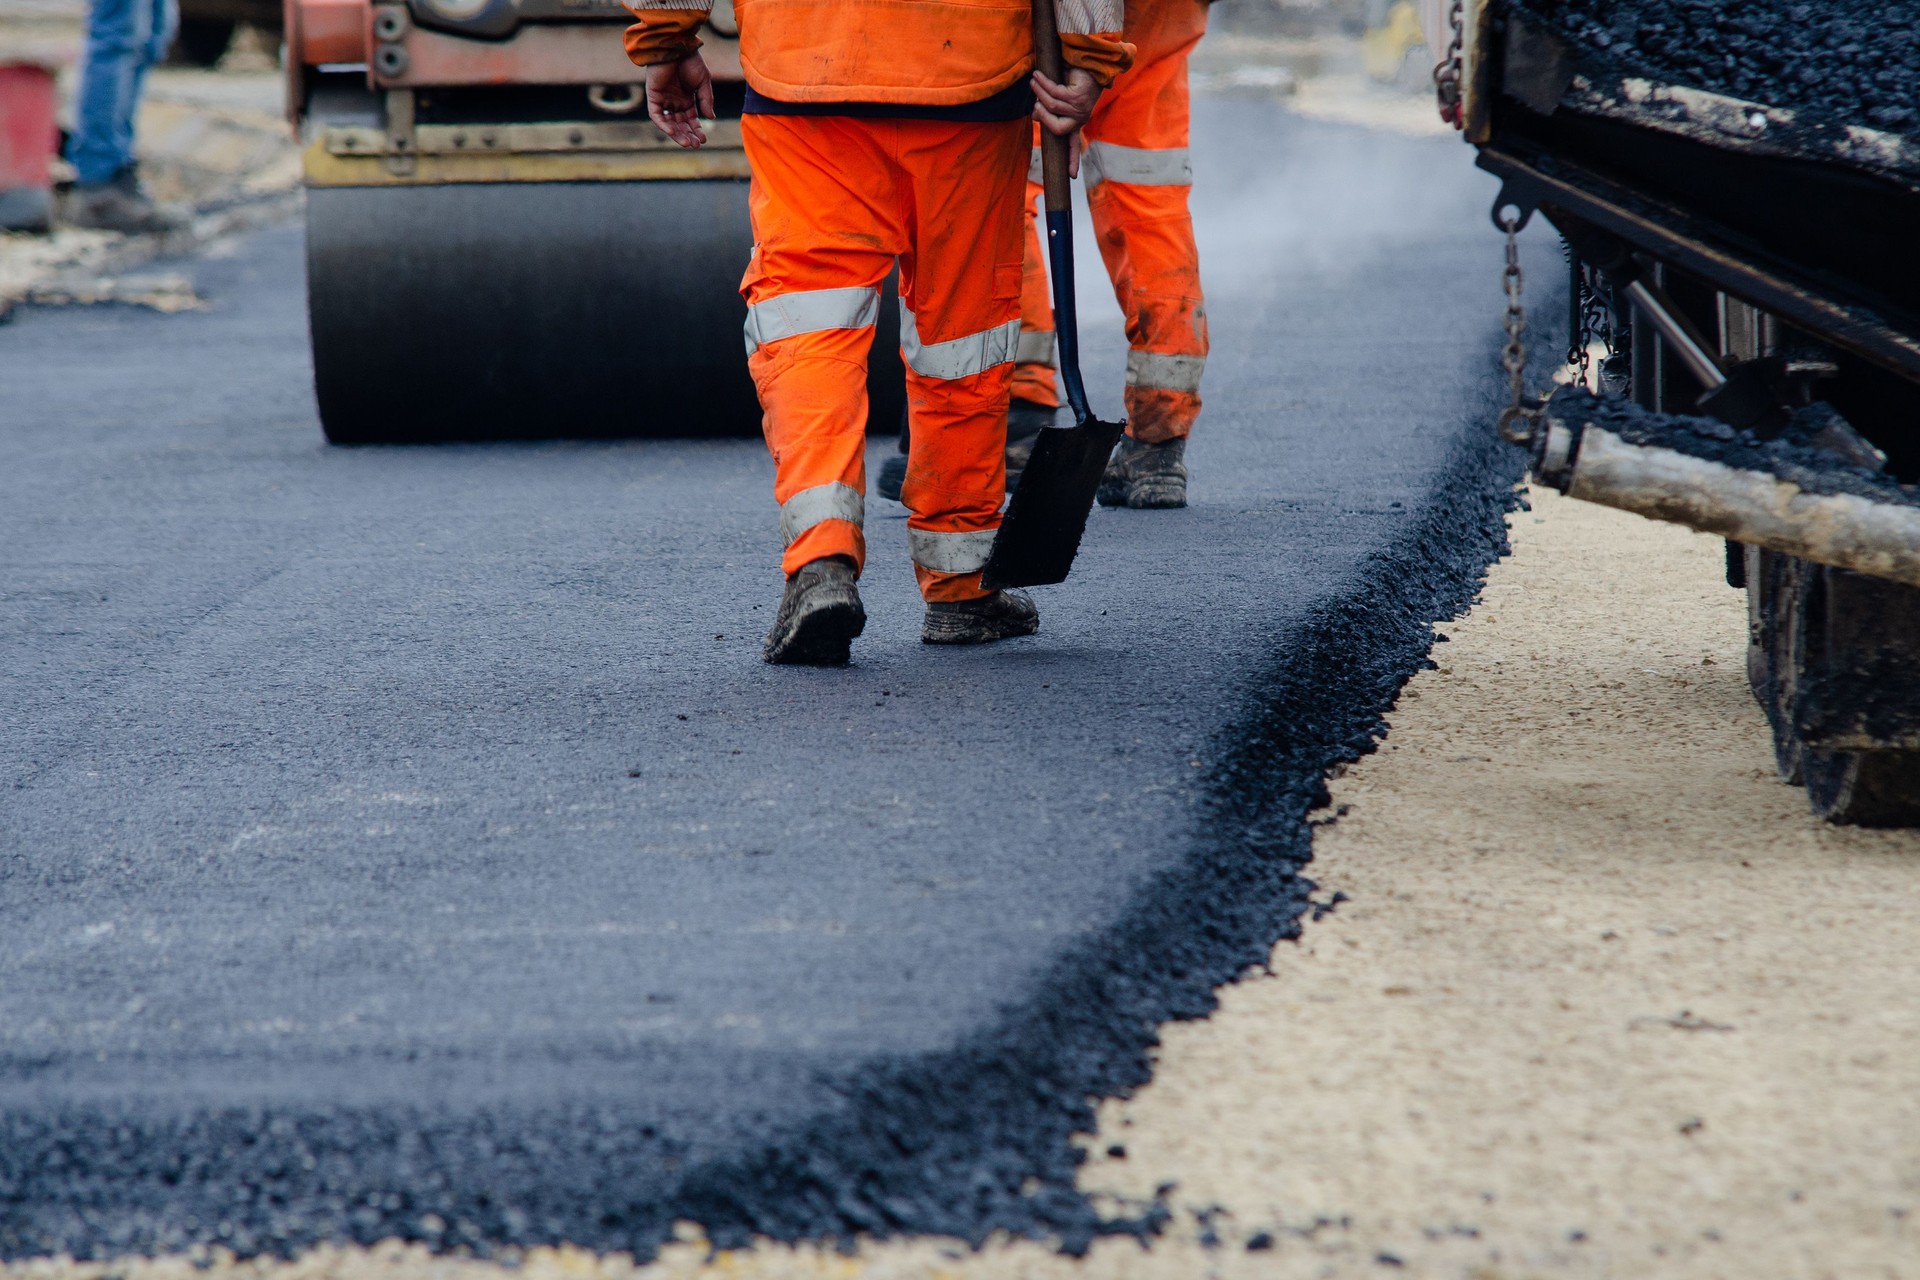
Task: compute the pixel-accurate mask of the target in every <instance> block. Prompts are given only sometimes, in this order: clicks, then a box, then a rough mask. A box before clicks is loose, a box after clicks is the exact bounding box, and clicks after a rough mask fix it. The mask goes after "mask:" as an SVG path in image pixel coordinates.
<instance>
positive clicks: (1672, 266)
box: [1424, 0, 1920, 826]
mask: <svg viewBox="0 0 1920 1280" xmlns="http://www.w3.org/2000/svg"><path fill="white" fill-rule="evenodd" d="M1424 17H1425V19H1426V24H1427V27H1428V31H1429V36H1430V41H1429V43H1430V45H1431V47H1432V49H1433V50H1434V51H1435V53H1436V55H1437V66H1436V70H1435V82H1436V85H1437V87H1438V90H1439V98H1440V107H1441V114H1442V116H1443V117H1445V118H1447V119H1449V120H1452V121H1453V122H1455V123H1456V124H1457V125H1458V126H1459V127H1460V128H1461V129H1462V131H1463V133H1464V136H1465V138H1466V140H1467V141H1468V142H1470V143H1472V144H1473V145H1474V146H1475V147H1476V148H1477V149H1478V163H1479V164H1480V166H1481V167H1482V168H1484V169H1486V170H1488V171H1489V172H1491V173H1493V174H1494V175H1496V176H1497V177H1499V178H1500V179H1501V181H1502V184H1503V185H1502V189H1501V191H1500V194H1499V196H1498V197H1497V199H1496V202H1495V204H1494V208H1493V220H1494V223H1495V225H1496V227H1498V228H1499V229H1500V230H1501V231H1502V232H1503V233H1504V234H1505V236H1506V237H1507V242H1508V252H1509V257H1508V262H1509V264H1510V266H1509V270H1508V272H1507V273H1506V275H1505V276H1504V277H1503V278H1504V280H1505V283H1506V288H1507V295H1508V311H1507V324H1508V332H1509V345H1508V348H1507V358H1506V360H1507V369H1508V372H1509V374H1510V375H1512V376H1511V397H1510V399H1511V404H1510V405H1509V406H1508V407H1507V410H1506V412H1505V413H1504V414H1503V416H1502V418H1501V428H1502V431H1503V434H1505V435H1507V437H1508V438H1509V439H1511V440H1513V441H1514V442H1515V443H1517V444H1521V445H1523V446H1525V447H1526V448H1527V449H1528V450H1529V451H1530V456H1531V462H1532V474H1533V477H1534V480H1535V482H1536V483H1540V484H1547V485H1552V486H1553V487H1555V488H1557V489H1559V490H1561V491H1563V492H1565V493H1568V494H1569V495H1571V496H1573V497H1576V498H1583V499H1586V500H1589V501H1593V502H1599V503H1604V504H1606V505H1610V506H1614V507H1617V508H1621V509H1624V510H1628V511H1633V512H1637V513H1639V514H1641V515H1645V516H1649V517H1652V518H1655V519H1661V520H1669V521H1674V522H1677V523H1681V524H1684V525H1687V526H1689V527H1691V528H1694V529H1698V530H1701V531H1704V532H1708V533H1712V534H1717V535H1720V536H1722V537H1724V538H1726V539H1727V561H1726V577H1727V581H1728V583H1729V585H1730V586H1733V587H1735V588H1739V589H1743V590H1744V591H1745V592H1746V595H1747V601H1748V619H1749V626H1748V640H1749V644H1748V660H1747V675H1748V680H1749V683H1750V684H1751V686H1752V689H1753V692H1754V695H1755V697H1756V698H1757V700H1758V701H1759V703H1760V706H1761V708H1762V710H1763V712H1764V714H1765V715H1766V718H1767V720H1768V722H1769V724H1770V725H1771V727H1772V731H1773V740H1774V747H1775V756H1776V759H1777V761H1778V765H1779V769H1780V773H1781V775H1782V777H1783V778H1785V779H1786V780H1787V781H1789V782H1792V783H1795V784H1799V785H1804V787H1805V788H1806V792H1807V796H1808V799H1809V801H1810V802H1811V804H1812V807H1813V810H1814V811H1815V812H1816V813H1817V814H1819V815H1821V816H1822V817H1825V818H1828V819H1830V820H1832V821H1835V822H1843V823H1859V824H1868V825H1899V826H1912V825H1920V254H1916V253H1915V252H1914V251H1913V244H1912V241H1913V235H1914V228H1915V227H1920V109H1916V108H1915V106H1914V104H1913V102H1912V100H1911V92H1912V86H1913V83H1914V75H1915V74H1916V73H1920V51H1916V50H1915V49H1914V47H1913V46H1912V43H1911V41H1909V40H1907V39H1905V36H1906V34H1907V33H1906V32H1905V31H1904V30H1903V29H1902V28H1901V27H1900V24H1899V22H1898V21H1897V17H1898V15H1897V14H1896V13H1895V11H1894V10H1893V9H1890V8H1886V7H1884V6H1876V5H1868V4H1852V3H1847V4H1842V3H1833V4H1827V5H1805V4H1795V3H1790V2H1789V0H1755V2H1754V3H1750V4H1745V5H1742V6H1739V9H1738V12H1733V11H1732V10H1727V11H1724V12H1723V11H1722V10H1721V8H1720V7H1719V6H1714V5H1693V6H1681V5H1666V4H1657V3H1649V2H1648V0H1430V2H1429V3H1428V4H1427V6H1426V12H1425V14H1424ZM1536 213H1537V214H1539V215H1541V216H1542V217H1543V218H1544V219H1546V220H1547V221H1549V222H1551V223H1552V225H1553V227H1554V228H1555V229H1556V230H1557V231H1559V233H1560V235H1561V237H1562V239H1563V240H1564V242H1565V246H1566V250H1567V260H1568V263H1569V270H1570V280H1569V285H1568V290H1567V295H1568V297H1567V306H1568V312H1567V315H1566V321H1565V322H1566V325H1567V330H1568V332H1569V335H1570V338H1569V343H1568V349H1567V361H1568V365H1567V367H1566V369H1565V370H1564V371H1563V372H1562V374H1561V376H1560V381H1561V382H1562V383H1563V384H1564V385H1563V386H1562V387H1561V388H1560V389H1558V390H1555V391H1554V392H1553V393H1552V395H1551V396H1550V397H1547V398H1545V399H1544V400H1541V399H1538V398H1535V397H1534V396H1533V395H1531V394H1529V393H1528V391H1527V390H1526V389H1525V388H1524V387H1523V382H1524V381H1525V379H1524V378H1523V376H1522V373H1523V371H1522V370H1520V369H1519V368H1518V366H1520V365H1522V364H1523V363H1524V360H1525V355H1526V345H1525V343H1524V342H1523V341H1522V339H1521V337H1520V330H1521V327H1522V326H1524V324H1525V323H1526V322H1527V321H1529V320H1532V321H1534V322H1536V323H1537V322H1538V321H1539V320H1540V315H1539V312H1538V310H1537V309H1536V308H1535V307H1533V306H1532V305H1531V304H1530V301H1529V299H1528V298H1527V296H1526V295H1527V293H1528V292H1529V290H1527V289H1525V288H1524V285H1523V281H1522V278H1521V276H1520V274H1519V272H1518V270H1517V266H1516V265H1511V264H1514V263H1515V259H1514V258H1513V256H1512V244H1513V237H1514V236H1515V235H1517V234H1518V232H1519V231H1520V229H1521V228H1522V227H1524V226H1525V225H1526V223H1527V222H1528V221H1529V220H1530V219H1531V218H1532V217H1533V216H1534V215H1535V214H1536ZM1533 373H1534V374H1535V375H1536V380H1535V383H1534V385H1536V386H1538V385H1541V384H1542V383H1543V381H1544V379H1540V378H1538V377H1537V375H1539V373H1540V371H1539V370H1537V369H1536V370H1534V371H1533Z"/></svg>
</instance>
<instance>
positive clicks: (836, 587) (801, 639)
mask: <svg viewBox="0 0 1920 1280" xmlns="http://www.w3.org/2000/svg"><path fill="white" fill-rule="evenodd" d="M866 626H867V611H866V608H865V606H863V605H862V604H861V603H860V589H859V587H857V586H856V585H855V584H854V573H853V562H852V561H851V560H848V559H846V558H845V557H843V556H828V557H827V558H826V559H824V560H815V561H814V562H813V563H811V564H807V565H802V566H801V568H800V571H799V572H798V573H796V574H794V575H793V576H792V577H791V578H788V579H787V590H786V594H785V595H783V596H781V597H780V612H779V613H778V614H776V615H775V616H774V619H773V630H771V631H769V632H767V643H766V647H765V648H764V649H762V650H761V654H760V656H761V657H763V658H765V659H766V660H767V661H768V662H774V663H782V664H792V665H798V666H808V667H837V666H841V665H844V664H845V662H846V661H847V658H848V657H849V656H850V655H851V654H852V651H853V638H854V637H855V636H857V635H859V634H860V633H861V632H862V631H864V630H865V629H866Z"/></svg>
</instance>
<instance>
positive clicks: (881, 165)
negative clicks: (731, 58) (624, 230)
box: [627, 0, 1133, 665]
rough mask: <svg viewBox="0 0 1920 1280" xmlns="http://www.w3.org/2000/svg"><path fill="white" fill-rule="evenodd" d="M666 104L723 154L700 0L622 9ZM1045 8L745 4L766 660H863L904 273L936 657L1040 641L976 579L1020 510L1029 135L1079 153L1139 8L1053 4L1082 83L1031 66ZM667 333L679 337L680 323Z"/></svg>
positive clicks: (909, 2) (920, 554)
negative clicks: (882, 394) (715, 135)
mask: <svg viewBox="0 0 1920 1280" xmlns="http://www.w3.org/2000/svg"><path fill="white" fill-rule="evenodd" d="M627 2H628V7H629V8H630V9H631V10H632V11H633V13H634V16H635V17H636V18H637V19H638V21H637V22H636V23H635V24H634V25H633V26H631V27H629V28H628V29H627V54H628V56H629V57H631V58H632V59H633V60H634V62H636V63H638V64H640V65H641V66H644V67H646V68H648V71H647V110H648V112H649V114H650V115H651V116H652V118H653V120H654V123H656V124H658V125H659V126H660V128H661V129H662V130H664V131H665V132H666V133H667V135H668V136H669V137H671V138H672V139H673V140H674V141H676V142H678V143H679V144H680V145H681V146H683V147H697V146H699V145H700V144H701V143H702V142H704V141H705V140H706V139H705V134H704V132H703V131H702V129H701V127H700V123H699V122H700V119H701V118H702V117H708V118H710V117H711V116H712V114H713V110H714V107H713V86H712V81H711V79H710V78H709V76H708V72H707V67H706V64H705V63H704V62H703V61H702V60H701V57H700V52H699V48H700V41H699V39H698V38H697V37H696V35H695V34H694V33H695V31H696V29H697V28H698V27H699V25H700V24H701V22H702V21H703V20H704V19H705V18H706V17H707V12H708V9H709V8H710V3H703V2H702V0H627ZM1031 2H1032V0H967V3H965V4H955V3H951V0H735V3H734V12H735V17H736V19H737V21H738V22H739V29H740V61H741V66H742V69H743V70H744V71H745V73H746V81H747V95H746V105H745V108H744V112H743V117H742V120H741V132H742V134H743V135H744V138H745V143H746V151H747V161H748V164H749V165H750V166H751V167H752V170H753V185H752V191H751V196H750V203H751V209H752V217H753V236H754V247H753V255H752V257H751V258H750V259H749V261H748V264H747V272H746V278H745V279H744V280H743V281H742V283H741V292H742V294H743V295H744V296H745V298H746V300H747V325H746V345H747V367H748V370H749V372H751V373H752V375H753V381H754V385H755V387H756V388H757V389H758V390H759V393H760V404H761V407H762V409H763V410H764V411H765V415H766V416H765V426H766V435H767V445H768V447H769V448H770V449H771V450H772V452H773V459H774V468H775V478H774V497H775V499H777V500H778V502H779V504H780V532H781V536H782V538H783V539H784V540H785V543H786V554H785V556H784V557H783V559H782V562H781V567H782V568H783V569H784V570H785V572H786V577H787V586H786V593H785V595H784V596H783V597H782V598H781V601H780V611H779V614H778V615H777V616H776V617H775V619H774V623H773V629H772V631H771V632H769V634H768V635H767V641H766V647H765V651H764V654H765V657H766V659H767V661H769V662H781V663H808V664H820V665H826V664H835V663H841V662H845V661H846V660H847V657H848V654H849V651H850V648H851V645H852V642H853V639H854V637H856V636H858V635H859V634H860V632H861V629H862V628H863V627H864V626H865V623H866V611H865V608H864V607H863V606H862V605H861V603H860V593H859V590H858V588H857V587H856V585H855V584H856V580H857V579H858V577H859V575H860V570H861V567H862V565H863V564H864V562H865V559H866V551H867V548H866V541H865V538H864V536H863V534H862V531H861V524H862V517H863V515H864V511H865V492H866V470H865V459H864V447H865V441H866V422H867V372H866V370H867V350H868V347H869V346H870V345H871V344H872V342H873V340H874V332H873V329H874V320H875V316H876V313H877V312H878V311H879V307H880V284H881V281H882V280H884V279H885V278H886V275H887V273H888V272H889V271H890V270H891V269H892V268H893V266H894V263H895V261H896V260H897V261H898V263H899V267H900V312H901V314H900V354H901V357H902V359H903V360H905V362H906V366H907V401H908V420H909V423H910V426H911V430H912V435H913V439H914V440H915V442H916V443H915V448H914V450H913V457H912V460H911V464H910V465H909V466H908V468H907V472H906V476H905V485H904V489H903V491H902V498H903V500H904V501H905V503H906V505H907V508H908V512H909V518H908V520H907V541H908V548H909V550H910V552H911V554H912V556H913V563H914V572H915V574H916V575H917V576H918V578H919V582H920V592H921V594H922V595H923V596H924V597H925V598H926V601H927V612H926V619H925V621H924V623H923V625H922V628H921V632H920V636H921V639H923V640H925V641H926V642H927V643H929V644H977V643H980V642H983V641H988V640H1000V639H1004V638H1006V637H1008V636H1021V635H1030V634H1032V633H1033V632H1034V631H1035V630H1036V629H1037V628H1038V627H1039V614H1038V612H1037V611H1036V610H1035V608H1034V605H1033V601H1032V600H1031V599H1030V598H1028V597H1027V596H1026V595H1025V594H1024V593H1022V592H1018V591H989V590H988V589H987V588H985V587H983V586H982V585H981V583H980V570H981V568H982V567H983V566H984V565H985V564H986V562H987V553H988V551H989V549H990V548H991V547H992V545H993V536H994V531H995V530H996V529H998V528H999V526H1000V507H1001V504H1002V501H1003V499H1004V497H1005V489H1006V474H1005V448H1006V420H1007V403H1008V397H1009V395H1010V394H1011V389H1012V385H1013V361H1014V354H1015V347H1016V346H1017V344H1018V341H1019V337H1020V282H1021V271H1022V265H1021V257H1022V245H1021V235H1022V231H1023V224H1022V222H1021V218H1020V201H1021V197H1022V195H1023V193H1024V191H1025V189H1026V174H1027V160H1028V152H1029V150H1030V147H1031V134H1032V128H1033V126H1032V125H1031V124H1030V123H1029V121H1030V120H1037V121H1038V122H1039V124H1040V125H1041V127H1043V128H1046V129H1049V130H1051V131H1052V132H1054V133H1056V134H1059V135H1063V136H1064V135H1071V134H1073V133H1074V132H1076V131H1077V130H1078V129H1079V128H1080V126H1082V125H1083V124H1085V123H1086V121H1087V120H1088V118H1089V117H1090V116H1091V115H1092V114H1093V112H1094V109H1095V105H1096V104H1097V103H1098V101H1099V99H1100V94H1101V90H1102V89H1103V88H1104V87H1105V86H1107V85H1109V84H1111V83H1112V82H1113V79H1114V77H1115V76H1116V75H1118V74H1119V73H1120V72H1121V71H1123V70H1125V69H1126V67H1127V66H1128V64H1129V63H1130V62H1131V60H1132V56H1133V50H1132V48H1131V46H1129V45H1128V44H1127V43H1125V41H1123V40H1122V39H1121V35H1120V18H1121V0H1039V2H1040V3H1043V4H1054V5H1055V8H1056V12H1057V14H1058V17H1059V25H1060V31H1061V41H1062V44H1063V46H1064V48H1065V53H1066V63H1067V67H1068V71H1067V79H1066V82H1065V83H1057V82H1055V81H1052V80H1049V79H1047V78H1046V77H1044V76H1041V75H1039V74H1038V73H1037V72H1035V71H1034V70H1033V66H1034V59H1033V11H1032V8H1031ZM660 322H661V323H662V324H664V325H666V326H667V328H668V329H671V327H672V318H671V317H660Z"/></svg>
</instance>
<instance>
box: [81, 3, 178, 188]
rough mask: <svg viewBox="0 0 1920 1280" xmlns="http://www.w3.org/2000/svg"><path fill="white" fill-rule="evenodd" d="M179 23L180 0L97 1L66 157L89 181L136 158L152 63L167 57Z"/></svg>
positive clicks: (107, 179)
mask: <svg viewBox="0 0 1920 1280" xmlns="http://www.w3.org/2000/svg"><path fill="white" fill-rule="evenodd" d="M179 25H180V11H179V9H178V8H177V7H176V0H93V8H92V10H91V11H90V12H89V13H88V14H87V52H86V62H85V66H84V69H83V70H82V71H81V73H80V97H79V99H78V100H77V101H76V102H75V103H74V104H73V133H72V134H71V135H70V136H69V137H68V139H67V162H68V163H69V164H71V165H72V166H73V167H74V171H75V175H76V177H77V179H78V181H79V182H80V183H81V184H82V185H84V186H95V185H97V184H99V183H103V182H110V181H112V179H113V176H114V175H115V174H117V173H119V172H120V170H122V169H124V168H126V167H127V166H128V165H130V164H132V163H133V115H134V112H135V111H136V110H138V109H139V106H140V90H141V87H142V86H143V85H144V84H145V83H146V79H147V68H148V67H151V66H152V65H153V64H154V63H156V62H158V61H160V59H162V58H164V57H166V55H167V46H168V45H170V44H172V43H173V33H174V31H175V30H176V29H177V28H178V27H179Z"/></svg>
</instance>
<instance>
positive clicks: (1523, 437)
mask: <svg viewBox="0 0 1920 1280" xmlns="http://www.w3.org/2000/svg"><path fill="white" fill-rule="evenodd" d="M1500 225H1501V227H1503V228H1504V229H1505V230H1506V233H1507V265H1506V269H1505V270H1503V271H1502V272H1501V273H1500V283H1501V284H1502V286H1504V287H1505V289H1506V291H1507V318H1506V326H1507V346H1506V349H1505V350H1504V351H1502V352H1501V353H1500V367H1501V368H1503V369H1505V370H1506V371H1507V388H1508V390H1509V392H1511V394H1512V399H1511V400H1510V401H1509V402H1508V404H1507V407H1506V408H1504V409H1502V410H1501V411H1500V423H1499V430H1500V437H1501V439H1503V440H1508V441H1511V442H1512V443H1514V444H1532V443H1533V420H1534V419H1535V418H1537V417H1538V416H1539V415H1540V409H1539V406H1538V405H1536V404H1531V403H1529V401H1528V398H1527V390H1526V374H1527V344H1526V333H1527V309H1526V307H1525V306H1524V305H1523V304H1522V303H1521V301H1520V292H1521V290H1522V289H1523V288H1524V287H1525V285H1526V278H1525V277H1524V276H1523V275H1522V274H1521V272H1520V215H1519V213H1518V212H1517V211H1516V212H1514V213H1513V214H1503V215H1502V216H1501V219H1500Z"/></svg>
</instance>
